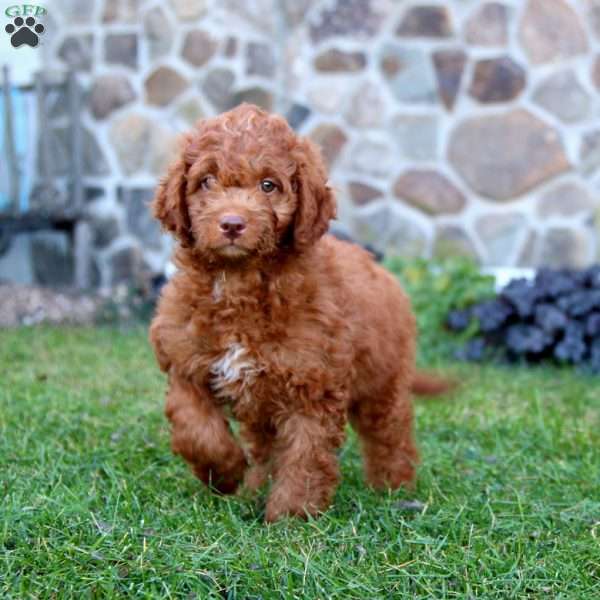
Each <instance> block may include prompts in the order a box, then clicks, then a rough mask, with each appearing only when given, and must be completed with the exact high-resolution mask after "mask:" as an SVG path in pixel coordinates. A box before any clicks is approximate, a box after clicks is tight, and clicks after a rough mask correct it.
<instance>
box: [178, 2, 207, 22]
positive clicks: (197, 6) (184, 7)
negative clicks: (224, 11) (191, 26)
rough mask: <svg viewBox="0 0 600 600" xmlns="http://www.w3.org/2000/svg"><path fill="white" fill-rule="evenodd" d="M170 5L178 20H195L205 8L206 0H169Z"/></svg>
mask: <svg viewBox="0 0 600 600" xmlns="http://www.w3.org/2000/svg"><path fill="white" fill-rule="evenodd" d="M171 5H172V6H173V9H174V10H175V14H176V15H177V18H178V19H179V20H180V21H195V20H197V19H199V18H200V17H202V16H203V15H204V14H205V13H206V10H207V6H206V0H171Z"/></svg>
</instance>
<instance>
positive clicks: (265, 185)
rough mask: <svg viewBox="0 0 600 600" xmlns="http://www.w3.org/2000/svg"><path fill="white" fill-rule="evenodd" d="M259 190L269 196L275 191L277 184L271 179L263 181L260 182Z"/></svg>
mask: <svg viewBox="0 0 600 600" xmlns="http://www.w3.org/2000/svg"><path fill="white" fill-rule="evenodd" d="M260 189H261V190H262V191H263V192H264V193H265V194H270V193H271V192H274V191H275V190H276V189H277V184H276V183H275V182H274V181H273V180H272V179H263V180H262V181H261V182H260Z"/></svg>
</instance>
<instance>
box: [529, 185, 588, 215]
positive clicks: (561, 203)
mask: <svg viewBox="0 0 600 600" xmlns="http://www.w3.org/2000/svg"><path fill="white" fill-rule="evenodd" d="M594 204H595V203H594V199H593V198H592V196H591V195H590V193H589V192H588V191H587V190H586V189H585V188H584V187H583V186H581V185H579V184H578V183H575V182H573V181H569V182H566V183H561V184H559V185H557V186H556V187H554V188H552V189H550V190H548V191H547V192H546V193H545V194H543V195H542V196H541V197H540V199H539V201H538V214H539V215H540V216H541V217H573V216H575V215H577V214H580V213H582V212H584V213H585V212H589V213H590V214H591V213H592V212H593V210H594Z"/></svg>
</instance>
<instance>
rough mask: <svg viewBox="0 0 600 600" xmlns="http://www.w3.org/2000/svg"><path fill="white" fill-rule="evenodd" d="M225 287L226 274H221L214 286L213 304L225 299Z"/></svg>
mask: <svg viewBox="0 0 600 600" xmlns="http://www.w3.org/2000/svg"><path fill="white" fill-rule="evenodd" d="M224 285H225V273H221V275H219V276H218V277H217V278H216V279H215V282H214V284H213V289H212V299H213V302H219V301H220V300H221V298H223V286H224Z"/></svg>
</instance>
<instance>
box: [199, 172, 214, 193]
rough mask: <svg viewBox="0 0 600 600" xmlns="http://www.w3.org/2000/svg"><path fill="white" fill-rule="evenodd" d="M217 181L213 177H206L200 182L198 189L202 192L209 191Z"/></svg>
mask: <svg viewBox="0 0 600 600" xmlns="http://www.w3.org/2000/svg"><path fill="white" fill-rule="evenodd" d="M216 181H217V179H216V178H215V176H214V175H207V176H206V177H204V179H202V181H200V188H201V189H203V190H210V188H211V187H212V186H213V185H214V184H215V183H216Z"/></svg>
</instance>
